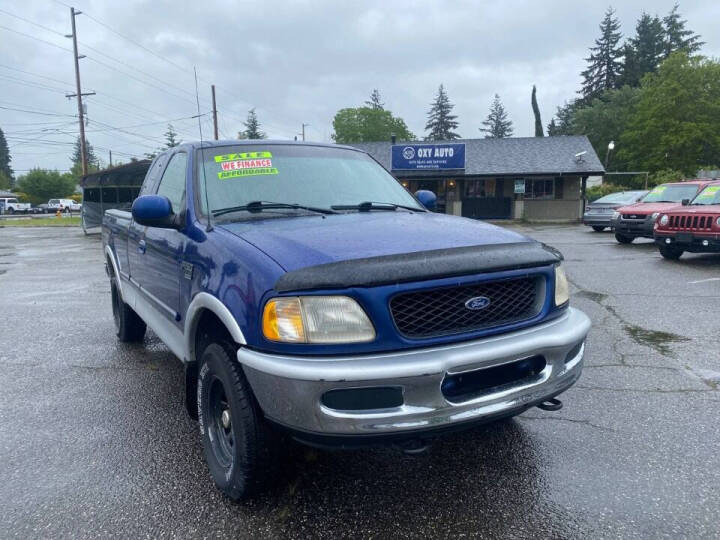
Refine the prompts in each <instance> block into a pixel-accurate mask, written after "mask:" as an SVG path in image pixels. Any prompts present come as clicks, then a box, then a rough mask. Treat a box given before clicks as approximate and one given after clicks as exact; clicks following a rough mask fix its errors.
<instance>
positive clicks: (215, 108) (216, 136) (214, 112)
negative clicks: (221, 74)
mask: <svg viewBox="0 0 720 540" xmlns="http://www.w3.org/2000/svg"><path fill="white" fill-rule="evenodd" d="M210 88H211V89H212V105H213V128H214V130H215V140H216V141H217V140H218V126H217V107H216V106H215V85H214V84H213V85H211V86H210Z"/></svg>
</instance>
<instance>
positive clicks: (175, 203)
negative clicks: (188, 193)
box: [157, 152, 187, 214]
mask: <svg viewBox="0 0 720 540" xmlns="http://www.w3.org/2000/svg"><path fill="white" fill-rule="evenodd" d="M186 170H187V154H186V153H185V152H178V153H177V154H175V155H174V156H173V157H172V159H171V160H170V163H168V165H167V167H166V168H165V172H164V173H163V175H162V178H161V179H160V185H159V186H158V190H157V194H158V195H164V196H165V197H167V198H168V199H170V203H171V204H172V209H173V212H175V213H176V214H177V213H179V212H180V211H181V209H182V201H183V197H184V196H185V177H186Z"/></svg>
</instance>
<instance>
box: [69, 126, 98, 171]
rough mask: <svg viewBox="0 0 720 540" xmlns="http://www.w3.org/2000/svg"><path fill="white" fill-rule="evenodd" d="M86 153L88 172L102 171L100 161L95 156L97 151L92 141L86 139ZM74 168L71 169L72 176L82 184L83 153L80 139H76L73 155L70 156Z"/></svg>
mask: <svg viewBox="0 0 720 540" xmlns="http://www.w3.org/2000/svg"><path fill="white" fill-rule="evenodd" d="M85 151H86V152H87V158H86V159H87V167H88V169H87V170H88V172H93V171H97V170H99V169H100V160H99V159H98V157H97V156H96V155H95V149H94V148H93V146H92V144H90V141H88V140H87V139H85ZM70 161H71V162H72V166H71V167H70V174H71V175H72V176H73V177H74V178H75V181H76V182H80V178H81V177H82V152H81V150H80V137H77V139H75V145H74V146H73V153H72V155H71V156H70Z"/></svg>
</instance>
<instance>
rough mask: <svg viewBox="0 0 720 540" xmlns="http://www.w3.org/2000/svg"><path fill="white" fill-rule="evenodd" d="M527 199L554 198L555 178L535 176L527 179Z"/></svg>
mask: <svg viewBox="0 0 720 540" xmlns="http://www.w3.org/2000/svg"><path fill="white" fill-rule="evenodd" d="M524 198H525V199H554V198H555V179H554V178H533V179H526V180H525V197H524Z"/></svg>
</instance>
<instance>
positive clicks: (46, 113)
mask: <svg viewBox="0 0 720 540" xmlns="http://www.w3.org/2000/svg"><path fill="white" fill-rule="evenodd" d="M0 109H5V110H8V111H18V112H24V113H28V114H41V115H43V116H67V117H70V118H77V117H76V115H74V114H59V113H49V112H39V111H29V110H27V109H16V108H14V107H3V106H2V105H0Z"/></svg>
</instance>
